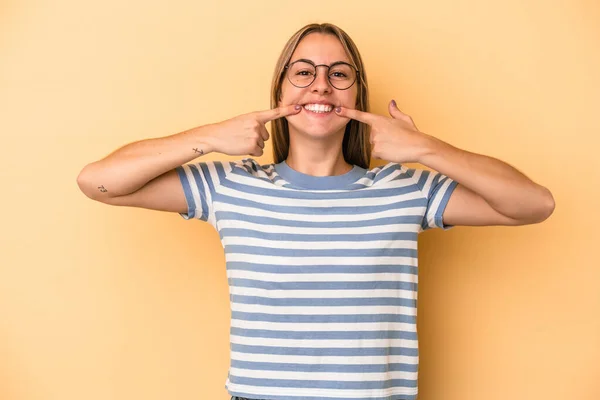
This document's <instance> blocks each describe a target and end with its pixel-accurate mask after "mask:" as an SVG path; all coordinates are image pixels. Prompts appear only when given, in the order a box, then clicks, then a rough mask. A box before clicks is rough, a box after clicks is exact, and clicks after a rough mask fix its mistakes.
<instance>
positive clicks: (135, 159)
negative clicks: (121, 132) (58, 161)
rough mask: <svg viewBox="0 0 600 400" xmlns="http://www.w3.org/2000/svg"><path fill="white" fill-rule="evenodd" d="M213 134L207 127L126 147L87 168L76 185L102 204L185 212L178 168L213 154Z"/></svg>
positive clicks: (80, 174) (138, 142) (185, 207)
mask: <svg viewBox="0 0 600 400" xmlns="http://www.w3.org/2000/svg"><path fill="white" fill-rule="evenodd" d="M210 134H211V126H210V125H207V126H202V127H198V128H193V129H190V130H187V131H184V132H181V133H177V134H174V135H171V136H166V137H162V138H156V139H145V140H141V141H137V142H133V143H130V144H127V145H125V146H123V147H121V148H120V149H118V150H116V151H114V152H113V153H111V154H110V155H108V156H106V157H105V158H103V159H101V160H99V161H96V162H93V163H90V164H88V165H86V166H85V167H84V168H83V170H82V171H81V172H80V173H79V176H78V177H77V184H78V185H79V188H80V189H81V191H82V192H83V193H84V194H85V195H86V196H88V197H89V198H91V199H93V200H96V201H100V202H102V203H106V204H111V205H121V206H136V207H143V208H151V209H157V210H164V211H173V212H185V210H187V206H186V201H185V196H184V193H183V189H182V187H181V184H180V182H179V178H178V176H177V173H176V171H175V168H176V167H178V166H179V165H181V164H184V163H187V162H189V161H191V160H193V159H195V158H197V157H199V156H202V155H205V154H208V153H210V152H212V151H213V148H212V147H211V146H210V145H209V140H208V138H209V136H208V135H210Z"/></svg>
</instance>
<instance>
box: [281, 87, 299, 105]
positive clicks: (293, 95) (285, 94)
mask: <svg viewBox="0 0 600 400" xmlns="http://www.w3.org/2000/svg"><path fill="white" fill-rule="evenodd" d="M301 94H302V92H301V90H300V89H298V88H297V87H295V86H291V87H290V85H288V84H287V83H284V84H283V85H282V86H281V96H280V99H279V104H280V105H289V104H294V103H297V102H298V101H300V99H301V98H302V97H301Z"/></svg>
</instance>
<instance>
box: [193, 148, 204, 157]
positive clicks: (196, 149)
mask: <svg viewBox="0 0 600 400" xmlns="http://www.w3.org/2000/svg"><path fill="white" fill-rule="evenodd" d="M194 151H195V152H196V153H198V154H200V155H202V154H204V150H202V149H200V150H198V148H195V149H194Z"/></svg>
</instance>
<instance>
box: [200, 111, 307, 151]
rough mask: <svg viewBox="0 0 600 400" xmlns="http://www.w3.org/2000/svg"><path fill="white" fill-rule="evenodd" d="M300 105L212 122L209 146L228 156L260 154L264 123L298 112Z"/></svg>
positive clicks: (265, 136) (266, 135) (265, 135)
mask: <svg viewBox="0 0 600 400" xmlns="http://www.w3.org/2000/svg"><path fill="white" fill-rule="evenodd" d="M301 109H302V106H300V105H297V104H292V105H289V106H282V107H277V108H274V109H271V110H265V111H256V112H251V113H248V114H243V115H239V116H237V117H234V118H231V119H228V120H225V121H222V122H219V123H216V124H213V125H212V126H211V128H212V129H211V134H210V135H209V136H210V137H209V138H208V140H210V146H211V147H212V150H213V151H216V152H219V153H223V154H227V155H230V156H240V155H252V156H256V157H259V156H262V155H263V149H264V148H265V141H267V140H268V139H269V132H268V131H267V128H266V127H265V124H266V123H267V122H269V121H273V120H275V119H277V118H282V117H286V116H288V115H292V114H298V113H299V112H300V110H301Z"/></svg>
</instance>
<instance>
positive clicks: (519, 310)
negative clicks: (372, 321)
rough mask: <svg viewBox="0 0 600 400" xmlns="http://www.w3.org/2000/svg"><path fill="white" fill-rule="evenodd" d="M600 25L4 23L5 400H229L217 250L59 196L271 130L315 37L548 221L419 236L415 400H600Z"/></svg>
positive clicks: (2, 12) (154, 223)
mask: <svg viewBox="0 0 600 400" xmlns="http://www.w3.org/2000/svg"><path fill="white" fill-rule="evenodd" d="M598 21H600V5H599V4H598V3H597V2H596V1H594V0H587V1H585V0H579V1H558V0H552V1H542V0H536V1H527V2H522V1H521V0H504V1H484V2H481V1H475V0H472V1H464V0H463V1H460V0H459V1H457V0H455V1H443V0H437V1H422V2H415V1H389V2H378V1H375V2H373V1H367V2H364V1H325V2H316V3H315V2H297V1H294V2H292V1H289V2H288V1H259V2H250V1H248V2H246V1H233V2H232V1H223V2H216V1H214V2H202V1H175V2H166V1H162V2H161V1H148V0H145V1H140V0H132V1H129V2H127V3H125V2H121V1H116V0H108V1H103V2H81V1H74V0H62V1H49V0H40V1H34V0H21V1H16V0H13V1H11V0H8V1H3V2H2V3H0V117H1V118H0V132H1V135H2V147H1V149H2V154H1V156H0V173H1V174H2V175H1V179H0V181H1V182H2V184H1V191H2V196H1V199H2V229H1V231H0V235H1V236H0V240H1V242H0V244H1V252H0V399H3V400H17V399H18V400H75V399H77V400H81V399H85V400H107V399H110V400H125V399H144V400H153V399H157V400H158V399H161V400H162V399H178V400H184V399H201V400H205V399H206V400H212V399H223V400H228V399H229V396H228V395H227V393H226V392H225V389H224V384H225V379H226V376H227V368H228V364H229V353H228V351H229V347H228V346H229V342H228V330H229V303H228V301H229V298H228V293H227V282H226V273H225V264H224V256H223V254H222V248H221V246H220V243H219V238H218V235H217V233H216V231H214V230H213V228H212V227H211V226H210V225H208V224H205V223H202V222H199V221H193V222H189V221H185V220H183V219H182V218H180V217H179V216H178V215H175V214H168V213H161V212H156V211H149V210H143V209H131V208H119V207H110V206H107V205H103V204H100V203H95V202H93V201H91V200H89V199H87V198H86V197H85V196H84V195H83V194H82V193H80V192H79V190H78V187H77V184H76V177H77V174H78V173H79V171H80V170H81V168H82V167H83V166H84V165H85V164H87V163H89V162H92V161H94V160H97V159H99V158H101V157H103V156H105V155H106V154H108V153H109V152H111V151H113V150H114V149H116V148H117V147H120V146H122V145H124V144H126V143H129V142H132V141H135V140H140V139H143V138H149V137H158V136H165V135H168V134H172V133H176V132H180V131H183V130H185V129H188V128H191V127H194V126H198V125H202V124H206V123H211V122H217V121H220V120H223V119H226V118H229V117H233V116H235V115H239V114H242V113H246V112H250V111H255V110H261V109H266V108H268V104H269V85H270V80H271V74H272V71H273V68H274V65H275V61H276V59H277V57H278V55H279V52H280V51H281V49H282V48H283V45H284V44H285V42H286V40H287V39H288V37H289V36H291V35H292V34H293V33H294V32H295V31H296V30H297V29H298V28H300V27H301V26H303V25H304V24H306V23H309V22H333V23H335V24H338V25H339V26H340V27H342V28H343V29H345V30H346V31H347V32H348V33H349V34H350V35H351V37H352V38H353V39H354V40H355V41H356V43H357V45H358V46H359V49H360V50H361V52H362V55H363V57H364V60H365V63H366V68H367V73H368V77H369V79H370V84H371V95H372V109H373V112H377V113H386V104H387V102H388V101H389V100H390V99H392V98H394V99H396V101H397V102H398V105H399V107H400V109H401V110H403V111H404V112H406V113H408V114H409V115H411V116H412V117H413V119H414V121H415V123H416V124H417V127H419V128H420V129H421V130H422V131H424V132H426V133H429V134H433V135H435V136H437V137H439V138H441V139H442V140H445V141H448V142H449V143H451V144H453V145H455V146H458V147H461V148H464V149H466V150H470V151H475V152H478V153H483V154H487V155H491V156H494V157H497V158H500V159H502V160H505V161H507V162H509V163H510V164H512V165H514V166H516V167H517V168H518V169H520V170H521V171H523V172H524V173H526V174H527V175H528V176H530V177H531V178H532V179H534V180H536V181H537V182H539V183H541V184H543V185H545V186H547V187H549V188H550V189H551V191H552V192H553V194H554V196H555V199H556V205H557V206H556V211H555V213H554V215H553V216H552V217H551V218H550V219H549V220H548V221H546V222H545V223H543V224H541V225H533V226H526V227H516V228H507V227H488V228H466V227H458V228H455V229H454V230H451V231H449V232H442V231H435V232H427V233H425V234H423V235H422V236H421V239H420V250H421V253H420V266H421V270H420V277H419V279H420V281H419V288H420V292H419V300H420V301H419V319H418V323H419V338H420V352H421V353H420V354H421V364H420V373H419V378H420V400H482V399H485V400H506V399H511V400H516V399H523V400H525V399H527V400H538V399H539V400H542V399H543V400H559V399H560V400H564V399H569V400H570V399H574V400H593V399H599V398H600V383H598V378H599V377H600V288H599V282H600V268H599V267H600V262H599V261H598V255H597V253H596V252H597V251H598V249H599V247H600V246H599V244H600V242H599V240H598V224H599V222H600V219H599V216H598V215H599V213H598V209H599V203H600V189H599V184H600V174H599V172H598V167H599V166H600V161H599V156H598V150H597V146H598V139H597V137H598V135H599V134H600V124H599V122H598V118H599V115H600V112H599V107H600V25H599V24H598ZM266 150H267V151H266V152H265V155H264V156H263V157H260V158H259V159H260V161H262V162H264V163H267V162H271V161H272V159H271V147H270V143H269V144H268V147H267V149H266ZM205 159H206V160H215V159H218V160H229V159H236V158H235V157H228V156H225V155H223V154H218V153H212V154H209V155H208V156H206V157H205Z"/></svg>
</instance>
